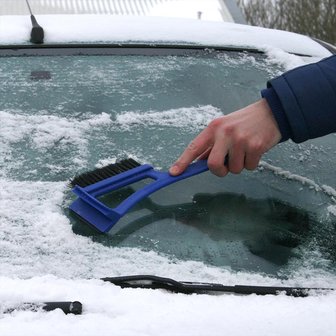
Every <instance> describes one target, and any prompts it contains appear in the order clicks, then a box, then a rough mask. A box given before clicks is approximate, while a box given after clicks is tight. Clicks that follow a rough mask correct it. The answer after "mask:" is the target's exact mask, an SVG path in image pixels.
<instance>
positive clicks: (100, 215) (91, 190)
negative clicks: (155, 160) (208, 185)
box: [70, 160, 208, 232]
mask: <svg viewBox="0 0 336 336" xmlns="http://www.w3.org/2000/svg"><path fill="white" fill-rule="evenodd" d="M207 170H208V166H207V161H206V160H199V161H197V162H195V163H192V164H190V165H189V167H188V168H187V169H186V170H185V171H184V172H183V173H182V174H180V175H178V176H171V175H170V174H169V173H168V172H160V171H156V170H154V169H153V167H152V166H150V165H147V164H146V165H142V166H139V167H136V168H133V169H131V170H129V171H126V172H123V173H120V174H118V175H116V176H113V177H110V178H107V179H105V180H103V181H100V182H97V183H95V184H93V185H90V186H87V187H84V188H82V187H79V186H75V187H74V189H73V192H74V193H75V194H76V195H77V196H78V197H79V199H78V200H77V201H75V202H73V204H72V205H71V206H70V208H71V209H72V210H74V211H75V212H77V213H78V214H80V215H82V216H83V217H86V219H87V220H88V221H89V222H90V224H92V225H94V226H95V227H96V228H97V229H98V230H99V231H102V232H107V231H109V230H110V229H111V228H112V226H113V225H114V224H115V223H116V222H117V221H118V220H119V219H120V218H121V217H122V216H124V215H125V214H126V212H127V211H128V210H129V209H130V208H132V207H133V206H134V205H135V204H136V203H138V202H139V201H141V200H142V199H143V198H145V197H148V196H149V195H150V194H152V193H154V192H155V191H157V190H159V189H161V188H164V187H166V186H168V185H170V184H173V183H175V182H178V181H181V180H183V179H186V178H188V177H191V176H194V175H197V174H200V173H203V172H205V171H207ZM146 178H151V179H153V180H154V181H153V182H152V183H150V184H148V185H146V186H145V187H143V188H142V189H139V190H137V191H136V192H134V193H133V194H132V195H131V196H129V197H128V198H126V199H125V200H124V201H123V202H121V203H120V204H119V205H118V206H117V207H115V208H110V207H108V206H106V205H105V204H103V203H102V202H101V201H99V200H98V199H97V197H98V196H101V195H104V194H106V193H108V192H111V191H113V190H117V189H120V188H122V187H124V186H127V185H130V184H132V183H134V182H137V181H140V180H143V179H146ZM83 202H84V203H83ZM85 204H88V205H90V206H91V207H87V206H85ZM103 222H104V224H101V223H103Z"/></svg>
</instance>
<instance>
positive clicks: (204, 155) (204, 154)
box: [197, 147, 212, 160]
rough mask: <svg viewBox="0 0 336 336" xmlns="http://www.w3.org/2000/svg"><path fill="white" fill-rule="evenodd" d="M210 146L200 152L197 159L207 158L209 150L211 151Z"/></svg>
mask: <svg viewBox="0 0 336 336" xmlns="http://www.w3.org/2000/svg"><path fill="white" fill-rule="evenodd" d="M211 149H212V147H209V148H208V149H207V150H206V151H205V152H204V153H202V154H201V155H200V156H199V157H198V158H197V160H205V159H207V158H208V156H209V154H210V152H211Z"/></svg>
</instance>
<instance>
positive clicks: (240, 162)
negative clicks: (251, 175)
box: [169, 99, 281, 176]
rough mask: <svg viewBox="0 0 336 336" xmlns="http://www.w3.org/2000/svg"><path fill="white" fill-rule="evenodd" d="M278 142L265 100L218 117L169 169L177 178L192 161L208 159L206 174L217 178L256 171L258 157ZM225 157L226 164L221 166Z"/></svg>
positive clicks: (277, 129)
mask: <svg viewBox="0 0 336 336" xmlns="http://www.w3.org/2000/svg"><path fill="white" fill-rule="evenodd" d="M280 139H281V133H280V131H279V128H278V125H277V122H276V120H275V119H274V117H273V114H272V111H271V109H270V107H269V106H268V104H267V101H266V100H265V99H261V100H259V101H257V102H256V103H254V104H251V105H249V106H247V107H245V108H243V109H241V110H238V111H236V112H233V113H231V114H228V115H225V116H223V117H219V118H217V119H214V120H213V121H211V122H210V124H209V125H208V126H207V127H206V128H205V129H204V130H203V131H202V132H201V133H200V134H199V135H198V136H197V137H196V138H195V139H194V140H193V141H192V142H191V143H190V144H189V146H188V147H187V148H186V149H185V151H184V152H183V153H182V155H181V156H180V158H179V159H178V160H177V161H176V162H175V163H174V164H173V165H172V166H171V167H170V169H169V173H170V174H171V175H173V176H175V175H179V174H181V173H182V172H183V171H184V170H185V169H186V168H187V167H188V166H189V164H190V163H191V162H192V161H194V160H195V159H206V158H207V159H208V167H209V170H210V171H211V172H212V173H213V174H215V175H217V176H225V175H226V174H227V173H228V172H231V173H234V174H238V173H240V172H241V171H242V170H243V168H246V169H248V170H253V169H255V168H257V166H258V163H259V160H260V158H261V156H262V155H263V154H264V153H265V152H267V151H268V150H269V149H270V148H272V147H273V146H275V145H276V144H277V143H278V142H279V141H280ZM227 156H228V158H229V159H228V163H227V164H225V165H224V162H225V158H226V157H227Z"/></svg>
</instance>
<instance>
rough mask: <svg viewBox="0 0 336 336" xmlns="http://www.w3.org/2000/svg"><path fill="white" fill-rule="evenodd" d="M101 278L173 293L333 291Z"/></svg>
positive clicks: (137, 277) (302, 293) (150, 277)
mask: <svg viewBox="0 0 336 336" xmlns="http://www.w3.org/2000/svg"><path fill="white" fill-rule="evenodd" d="M101 280H103V281H106V282H110V283H112V284H114V285H117V286H120V287H121V288H147V289H165V290H168V291H171V292H174V293H183V294H193V293H196V294H224V293H232V294H242V295H249V294H257V295H278V294H281V293H283V294H286V295H288V296H294V297H306V296H308V295H309V294H312V293H320V292H326V291H333V290H335V288H309V287H278V286H243V285H235V286H225V285H221V284H216V283H204V282H188V281H176V280H173V279H170V278H163V277H158V276H154V275H130V276H120V277H106V278H101Z"/></svg>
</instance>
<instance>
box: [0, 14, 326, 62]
mask: <svg viewBox="0 0 336 336" xmlns="http://www.w3.org/2000/svg"><path fill="white" fill-rule="evenodd" d="M36 18H37V20H38V22H39V24H40V25H41V26H42V27H43V29H44V32H45V39H44V44H55V43H56V44H59V43H66V44H71V43H77V44H78V43H84V44H86V43H101V44H106V43H109V44H113V43H114V44H123V45H125V44H137V43H138V44H152V45H172V46H174V45H190V46H209V47H234V48H247V49H257V50H260V51H266V50H268V49H269V48H278V49H281V50H283V51H286V52H288V53H293V54H297V55H305V56H314V57H326V56H329V55H330V54H331V53H330V51H328V50H327V49H326V48H325V47H323V46H322V45H321V44H320V43H318V42H317V41H314V40H313V39H311V38H309V37H307V36H304V35H300V34H296V33H291V32H286V31H280V30H274V29H267V28H261V27H253V26H248V25H241V24H235V23H228V22H211V21H202V20H192V19H177V18H162V17H136V16H128V17H127V16H112V15H40V16H37V17H36ZM1 23H2V24H1V25H2V26H3V27H6V29H1V30H0V45H8V44H29V43H30V42H29V38H30V31H31V22H30V17H29V16H1Z"/></svg>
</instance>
